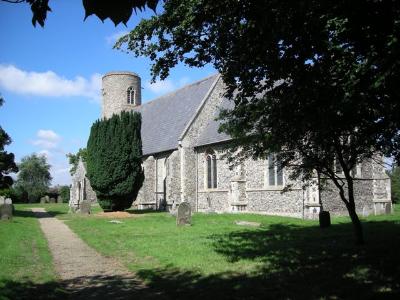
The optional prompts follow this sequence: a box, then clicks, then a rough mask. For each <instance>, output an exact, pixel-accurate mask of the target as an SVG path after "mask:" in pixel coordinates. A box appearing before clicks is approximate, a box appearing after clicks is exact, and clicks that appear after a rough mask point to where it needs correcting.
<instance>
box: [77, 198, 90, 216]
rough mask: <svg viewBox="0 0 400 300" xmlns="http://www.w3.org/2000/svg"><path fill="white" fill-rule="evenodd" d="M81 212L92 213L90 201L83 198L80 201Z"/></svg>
mask: <svg viewBox="0 0 400 300" xmlns="http://www.w3.org/2000/svg"><path fill="white" fill-rule="evenodd" d="M79 212H80V213H81V214H84V215H89V214H90V212H91V211H90V201H88V200H83V201H81V202H80V203H79Z"/></svg>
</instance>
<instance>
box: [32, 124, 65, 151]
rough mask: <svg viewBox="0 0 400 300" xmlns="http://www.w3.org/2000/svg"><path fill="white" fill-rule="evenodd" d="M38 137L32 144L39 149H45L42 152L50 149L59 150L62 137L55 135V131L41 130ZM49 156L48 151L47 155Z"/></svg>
mask: <svg viewBox="0 0 400 300" xmlns="http://www.w3.org/2000/svg"><path fill="white" fill-rule="evenodd" d="M36 136H37V137H38V138H37V139H36V140H33V141H32V144H33V145H35V146H38V147H41V148H43V150H42V151H46V150H48V149H55V148H57V146H58V144H59V142H60V141H61V137H60V136H59V135H58V134H57V133H55V132H54V131H53V130H49V129H47V130H46V129H40V130H39V131H38V132H37V134H36ZM46 154H47V155H49V153H48V151H47V153H46Z"/></svg>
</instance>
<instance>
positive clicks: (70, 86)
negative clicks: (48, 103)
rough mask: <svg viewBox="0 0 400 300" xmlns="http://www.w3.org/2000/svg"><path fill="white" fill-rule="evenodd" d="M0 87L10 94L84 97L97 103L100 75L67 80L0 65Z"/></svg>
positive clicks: (47, 73) (48, 73)
mask: <svg viewBox="0 0 400 300" xmlns="http://www.w3.org/2000/svg"><path fill="white" fill-rule="evenodd" d="M0 86H1V87H2V88H3V89H6V90H8V91H10V92H14V93H18V94H22V95H33V96H45V97H77V96H80V97H86V98H90V99H93V100H96V101H98V100H99V98H100V89H101V75H100V74H97V73H95V74H93V75H92V76H91V77H90V78H88V79H87V78H84V77H82V76H76V77H75V78H74V79H67V78H65V77H63V76H60V75H57V74H56V73H54V72H53V71H46V72H30V71H25V70H21V69H18V68H17V67H15V66H13V65H0Z"/></svg>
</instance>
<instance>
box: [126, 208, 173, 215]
mask: <svg viewBox="0 0 400 300" xmlns="http://www.w3.org/2000/svg"><path fill="white" fill-rule="evenodd" d="M125 211H126V212H127V213H130V214H132V215H144V214H149V213H151V214H155V213H165V211H162V210H154V209H142V210H140V209H126V210H125Z"/></svg>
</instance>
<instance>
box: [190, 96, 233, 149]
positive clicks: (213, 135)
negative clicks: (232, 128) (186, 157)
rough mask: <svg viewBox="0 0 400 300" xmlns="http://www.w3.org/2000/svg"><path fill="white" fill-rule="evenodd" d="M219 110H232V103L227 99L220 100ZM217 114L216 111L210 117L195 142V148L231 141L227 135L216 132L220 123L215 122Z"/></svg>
mask: <svg viewBox="0 0 400 300" xmlns="http://www.w3.org/2000/svg"><path fill="white" fill-rule="evenodd" d="M220 108H224V109H228V108H233V102H232V101H229V100H228V99H227V98H224V99H222V103H221V106H220ZM218 114H219V110H217V111H216V112H215V114H214V115H213V116H211V117H210V119H209V122H208V124H207V125H206V126H205V128H204V129H203V131H202V133H201V135H200V137H199V139H198V140H197V143H196V146H204V145H209V144H215V143H219V142H223V141H227V140H230V139H231V137H230V136H229V135H227V134H225V133H219V132H218V128H219V125H220V124H221V121H219V120H218V121H216V120H215V119H216V118H217V117H218Z"/></svg>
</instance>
